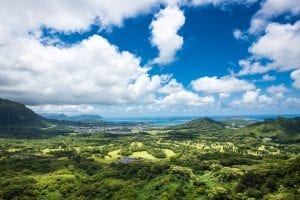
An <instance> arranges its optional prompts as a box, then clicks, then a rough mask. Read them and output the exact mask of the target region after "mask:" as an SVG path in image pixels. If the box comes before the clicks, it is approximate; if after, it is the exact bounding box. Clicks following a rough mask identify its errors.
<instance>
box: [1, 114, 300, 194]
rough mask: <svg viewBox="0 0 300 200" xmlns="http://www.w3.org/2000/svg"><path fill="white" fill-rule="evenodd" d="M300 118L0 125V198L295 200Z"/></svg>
mask: <svg viewBox="0 0 300 200" xmlns="http://www.w3.org/2000/svg"><path fill="white" fill-rule="evenodd" d="M102 125H103V124H102ZM299 126H300V125H299V118H294V119H287V118H278V119H276V120H266V121H264V122H259V123H255V124H252V125H248V126H245V127H243V128H234V129H233V128H232V127H226V125H225V124H223V123H220V122H216V121H214V120H211V119H208V118H204V119H198V120H193V121H191V122H189V123H187V124H183V125H178V126H173V127H169V128H165V129H154V128H153V127H149V130H145V131H136V130H138V129H137V128H136V127H133V128H132V129H131V127H130V126H124V127H123V126H122V130H123V129H126V130H127V131H128V130H129V131H131V132H132V130H134V131H133V132H134V133H131V134H109V133H107V132H101V131H99V132H97V133H86V132H84V133H81V132H78V131H77V132H76V130H77V129H78V130H82V129H85V128H86V129H88V130H89V129H90V126H89V125H88V126H84V127H81V126H78V127H77V129H76V126H74V124H73V125H72V126H71V127H68V126H66V125H64V126H63V125H61V124H58V125H57V124H51V123H49V124H48V126H47V127H44V128H43V127H34V126H32V127H29V126H28V127H26V126H24V127H23V128H22V129H21V128H20V127H21V126H19V125H18V126H17V125H16V126H13V125H10V126H3V129H2V130H4V131H5V132H4V133H3V132H1V131H2V130H1V129H0V133H1V134H0V136H1V137H0V199H50V200H51V199H145V200H146V199H149V200H152V199H191V200H194V199H199V200H200V199H207V200H218V199H221V200H226V199H236V200H244V199H270V200H275V199H276V200H277V199H282V200H285V199H289V200H293V199H295V200H296V199H300V189H299V188H300V174H299V173H300V156H299V152H300V145H299V135H300V134H299V133H300V131H299ZM109 127H110V126H109ZM72 128H73V129H74V130H73V129H72ZM110 128H111V127H110ZM118 128H120V125H118ZM75 129H76V130H75ZM113 129H115V128H113ZM7 130H10V131H7ZM20 130H22V131H20ZM97 130H98V129H97ZM15 131H16V132H17V133H18V134H16V135H15V134H14V132H15ZM147 132H148V133H147ZM122 133H123V132H122ZM266 138H269V139H267V140H266Z"/></svg>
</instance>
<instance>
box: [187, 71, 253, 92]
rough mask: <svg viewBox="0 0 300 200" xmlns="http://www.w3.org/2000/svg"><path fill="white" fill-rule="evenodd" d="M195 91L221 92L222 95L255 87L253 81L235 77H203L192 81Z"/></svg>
mask: <svg viewBox="0 0 300 200" xmlns="http://www.w3.org/2000/svg"><path fill="white" fill-rule="evenodd" d="M191 85H192V87H193V89H194V90H195V91H198V92H199V91H203V92H207V93H221V94H222V96H224V95H225V96H226V94H231V93H233V92H241V91H246V90H252V89H255V86H254V85H253V84H252V83H249V82H247V81H245V80H240V79H237V78H235V77H227V76H225V77H221V78H218V77H216V76H212V77H208V76H205V77H201V78H198V79H196V80H194V81H192V82H191Z"/></svg>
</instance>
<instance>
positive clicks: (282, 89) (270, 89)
mask: <svg viewBox="0 0 300 200" xmlns="http://www.w3.org/2000/svg"><path fill="white" fill-rule="evenodd" d="M267 91H268V92H269V93H271V94H276V93H284V92H287V91H288V89H287V88H286V87H285V86H284V85H283V84H280V85H272V86H270V87H268V89H267Z"/></svg>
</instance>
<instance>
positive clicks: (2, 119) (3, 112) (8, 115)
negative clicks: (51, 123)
mask: <svg viewBox="0 0 300 200" xmlns="http://www.w3.org/2000/svg"><path fill="white" fill-rule="evenodd" d="M0 125H2V126H27V127H28V126H43V125H44V123H43V120H42V118H41V117H40V116H39V115H37V114H36V113H34V112H33V111H32V110H30V109H29V108H27V107H26V106H25V105H23V104H21V103H17V102H13V101H10V100H7V99H1V98H0Z"/></svg>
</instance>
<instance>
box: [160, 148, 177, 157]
mask: <svg viewBox="0 0 300 200" xmlns="http://www.w3.org/2000/svg"><path fill="white" fill-rule="evenodd" d="M163 152H164V153H165V154H166V156H167V157H168V158H170V157H172V156H175V155H176V153H175V152H174V151H172V150H171V149H163Z"/></svg>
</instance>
